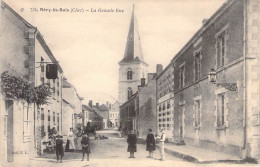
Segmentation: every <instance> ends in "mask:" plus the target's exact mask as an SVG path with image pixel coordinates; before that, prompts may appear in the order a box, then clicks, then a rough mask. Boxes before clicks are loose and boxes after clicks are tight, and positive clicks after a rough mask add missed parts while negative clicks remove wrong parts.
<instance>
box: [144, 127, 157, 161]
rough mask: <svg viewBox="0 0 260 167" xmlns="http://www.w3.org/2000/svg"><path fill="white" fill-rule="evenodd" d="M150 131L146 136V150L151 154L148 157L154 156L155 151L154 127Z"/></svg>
mask: <svg viewBox="0 0 260 167" xmlns="http://www.w3.org/2000/svg"><path fill="white" fill-rule="evenodd" d="M148 132H149V133H148V135H147V137H146V151H149V156H147V158H153V151H155V138H154V135H153V133H152V129H149V130H148Z"/></svg>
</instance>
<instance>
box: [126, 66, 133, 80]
mask: <svg viewBox="0 0 260 167" xmlns="http://www.w3.org/2000/svg"><path fill="white" fill-rule="evenodd" d="M132 79H133V72H132V69H131V68H129V69H128V70H127V80H132Z"/></svg>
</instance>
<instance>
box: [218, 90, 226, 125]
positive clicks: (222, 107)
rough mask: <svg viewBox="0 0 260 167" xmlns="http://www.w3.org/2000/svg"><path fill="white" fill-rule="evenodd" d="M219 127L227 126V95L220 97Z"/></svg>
mask: <svg viewBox="0 0 260 167" xmlns="http://www.w3.org/2000/svg"><path fill="white" fill-rule="evenodd" d="M217 100H218V101H217V102H218V111H217V126H218V127H220V126H224V125H225V94H220V95H218V99H217Z"/></svg>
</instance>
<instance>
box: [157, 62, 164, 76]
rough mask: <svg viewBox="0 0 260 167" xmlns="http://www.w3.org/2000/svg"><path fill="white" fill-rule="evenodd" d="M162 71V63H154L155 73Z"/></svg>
mask: <svg viewBox="0 0 260 167" xmlns="http://www.w3.org/2000/svg"><path fill="white" fill-rule="evenodd" d="M162 71H163V65H161V64H157V65H156V74H157V76H158V75H159V74H160V73H161V72H162Z"/></svg>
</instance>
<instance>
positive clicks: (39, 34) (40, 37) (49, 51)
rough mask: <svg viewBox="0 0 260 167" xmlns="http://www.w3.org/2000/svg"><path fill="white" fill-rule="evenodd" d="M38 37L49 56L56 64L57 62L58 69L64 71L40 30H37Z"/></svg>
mask: <svg viewBox="0 0 260 167" xmlns="http://www.w3.org/2000/svg"><path fill="white" fill-rule="evenodd" d="M36 38H37V39H38V41H39V43H40V44H41V46H42V48H43V49H44V51H45V52H46V54H47V55H48V56H49V58H50V59H51V61H52V62H54V63H55V64H57V66H58V70H59V71H60V73H63V70H62V68H61V66H60V65H59V63H58V61H57V60H56V58H55V57H54V56H53V54H52V52H51V50H50V48H49V46H48V45H47V43H46V42H45V40H44V38H43V36H42V34H41V33H40V31H39V30H38V31H37V34H36Z"/></svg>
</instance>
